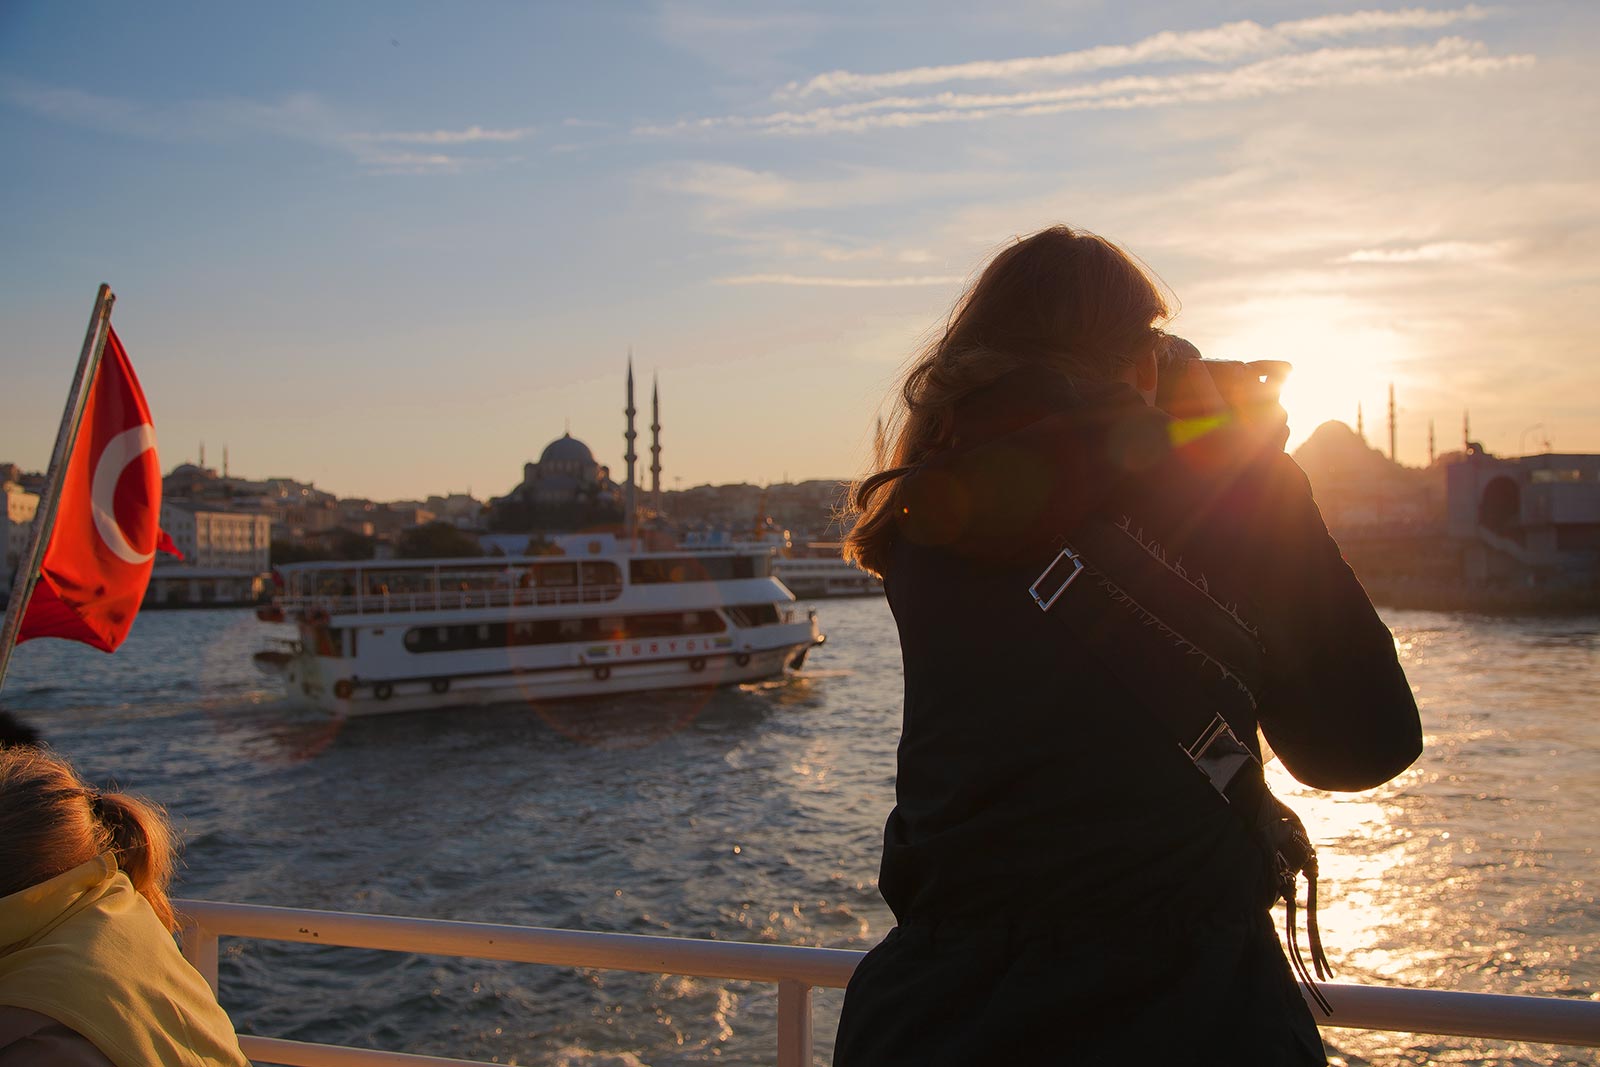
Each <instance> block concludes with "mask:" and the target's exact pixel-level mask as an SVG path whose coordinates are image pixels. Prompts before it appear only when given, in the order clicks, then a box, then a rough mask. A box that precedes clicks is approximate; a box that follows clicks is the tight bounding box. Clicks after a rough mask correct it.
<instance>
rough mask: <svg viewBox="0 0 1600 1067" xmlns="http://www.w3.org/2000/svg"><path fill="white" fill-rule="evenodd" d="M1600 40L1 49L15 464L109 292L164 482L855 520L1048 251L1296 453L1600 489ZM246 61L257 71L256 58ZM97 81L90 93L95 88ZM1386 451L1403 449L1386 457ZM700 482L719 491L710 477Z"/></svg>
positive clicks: (139, 23) (566, 16)
mask: <svg viewBox="0 0 1600 1067" xmlns="http://www.w3.org/2000/svg"><path fill="white" fill-rule="evenodd" d="M1597 29H1600V12H1596V11H1595V10H1594V9H1592V7H1591V6H1588V5H1583V4H1579V3H1555V2H1550V3H1532V4H1526V5H1518V6H1516V7H1515V8H1490V7H1485V6H1480V5H1473V4H1441V5H1433V6H1428V7H1410V6H1399V5H1392V4H1378V3H1365V4H1352V3H1319V4H1310V3H1305V4H1302V3H1296V4H1290V5H1283V4H1273V5H1267V4H1240V3H1225V4H1210V5H1204V6H1195V5H1178V4H1166V5H1162V4H1153V5H1140V6H1139V7H1138V8H1137V9H1134V10H1124V9H1122V8H1118V7H1113V6H1111V5H1108V4H1101V3H1089V2H1081V3H1075V2H1065V3H1058V4H1043V3H1016V4H1011V5H1003V6H1001V7H998V8H994V9H985V10H983V11H978V10H968V9H966V8H962V7H957V6H954V5H951V6H948V7H936V8H933V9H929V8H927V7H926V6H924V5H917V6H913V5H889V6H884V7H878V8H874V9H871V10H868V11H857V10H855V9H854V8H852V7H849V6H846V5H842V4H841V5H818V6H810V7H807V8H806V9H804V10H785V11H782V12H778V11H771V12H750V11H748V10H746V9H745V8H744V7H742V6H739V5H735V4H732V3H725V4H719V3H696V4H688V3H662V4H631V5H626V6H620V7H608V8H604V9H595V8H574V9H563V8H532V9H524V8H521V7H518V6H514V5H497V4H483V5H476V6H474V7H473V8H471V9H468V11H467V12H466V13H464V12H463V10H462V9H456V8H447V7H441V6H430V5H392V6H387V7H384V8H382V9H357V8H349V9H343V8H338V9H331V10H321V9H317V8H313V7H304V8H294V7H291V8H286V9H283V10H273V11H265V10H245V9H230V10H222V9H213V8H210V7H207V6H204V5H198V6H187V5H177V6H167V7H163V8H161V9H160V10H158V11H155V12H137V13H135V12H130V11H127V10H125V9H123V8H120V7H118V6H116V5H109V4H94V3H89V4H85V5H75V6H72V7H70V8H62V7H60V6H58V5H45V4H16V5H8V6H7V8H6V9H5V10H4V11H3V12H0V71H3V72H4V73H0V135H3V136H4V137H5V139H6V143H7V144H9V145H12V146H15V149H16V151H15V153H14V157H13V158H12V159H11V160H10V161H9V164H8V165H7V166H6V167H4V168H0V190H3V192H4V194H5V198H6V201H7V202H8V203H10V204H13V205H19V206H21V207H22V208H23V210H14V211H13V212H10V213H8V214H7V216H6V218H5V220H4V222H3V223H0V226H3V230H0V233H3V234H4V237H5V243H6V245H7V248H8V251H9V253H10V254H9V255H7V256H6V257H5V258H4V261H3V263H0V321H4V322H5V323H6V324H7V329H6V330H5V331H4V336H3V337H0V373H3V374H4V380H5V381H6V383H7V387H6V389H5V396H6V399H7V408H8V410H7V411H6V414H5V418H4V420H3V422H0V455H3V456H4V457H5V458H7V459H10V460H12V461H15V462H17V463H19V464H21V465H22V466H23V467H25V468H28V469H42V468H43V467H44V465H45V464H46V462H47V460H48V456H49V450H50V447H51V444H52V443H53V440H54V436H55V426H56V422H57V421H58V420H59V417H60V416H59V411H60V405H61V403H62V402H63V401H64V399H65V393H66V389H67V385H68V383H69V381H70V379H71V373H72V362H73V360H74V359H75V357H76V355H77V349H78V346H79V343H80V341H81V338H82V331H83V326H84V322H85V321H86V319H87V316H88V310H89V306H90V303H91V301H92V297H93V292H94V287H95V285H96V284H98V283H99V282H100V281H106V282H109V283H110V284H111V285H112V287H113V289H115V290H116V291H117V293H118V295H119V302H118V306H117V310H116V313H115V316H114V318H115V321H116V323H117V328H118V333H119V335H121V336H122V338H123V340H124V341H125V343H126V344H127V346H128V349H129V353H130V356H131V358H132V360H133V362H134V365H135V367H136V368H137V369H138V371H139V374H140V376H141V379H142V381H143V383H144V386H145V390H146V393H147V395H148V397H149V400H150V404H151V408H152V412H153V414H154V417H155V421H156V428H157V432H158V435H159V438H160V442H161V455H162V467H163V469H168V470H170V469H171V468H172V467H173V466H175V465H176V464H178V463H180V462H182V461H184V460H186V459H188V460H194V459H197V458H198V456H197V455H195V454H194V451H193V450H194V449H195V445H196V444H197V443H198V442H199V441H201V440H205V441H207V442H208V444H209V446H210V447H211V448H214V449H216V450H217V451H216V452H215V453H214V454H213V456H212V458H213V461H214V459H215V456H216V455H220V451H221V448H222V447H223V445H224V443H226V444H227V446H228V447H229V449H230V452H231V458H232V465H233V467H234V468H235V469H236V470H241V469H242V470H248V471H250V472H252V475H253V476H255V477H264V476H266V473H265V472H268V471H271V472H275V473H287V474H289V475H290V476H293V477H296V478H300V479H303V480H306V481H313V482H315V483H316V484H317V485H318V486H319V487H323V488H326V489H328V490H329V491H331V492H335V493H337V494H338V495H340V496H351V497H366V498H370V499H380V500H381V499H403V498H407V497H411V496H414V495H415V494H417V493H419V492H424V493H446V492H450V491H465V490H467V489H468V488H469V487H470V489H471V491H472V492H473V493H474V494H475V495H477V496H479V497H480V498H487V497H490V496H496V495H500V494H503V493H505V492H506V491H507V490H508V489H510V488H511V487H512V486H513V485H515V484H516V483H517V480H518V472H519V470H520V468H521V465H522V463H523V462H525V461H527V460H532V459H536V458H537V457H538V455H539V452H540V450H542V448H543V447H544V445H545V444H546V443H548V442H549V441H551V440H553V439H554V438H556V437H559V436H560V434H561V432H562V431H563V429H564V428H566V429H570V431H571V433H572V434H573V436H574V437H577V438H579V439H581V440H583V441H584V442H585V443H586V444H588V445H589V446H590V448H592V449H593V450H594V452H595V455H596V458H597V459H598V460H599V461H600V462H601V463H604V464H606V465H608V466H610V467H611V468H612V469H613V471H614V472H617V473H618V474H619V475H620V473H621V471H622V470H623V467H624V464H623V463H622V461H621V457H622V453H623V450H624V441H623V415H622V407H623V399H622V395H623V388H622V381H623V374H624V370H625V364H626V360H627V356H628V351H629V349H630V348H631V350H632V352H633V356H634V366H635V370H636V373H637V374H638V375H639V378H640V380H641V381H642V380H643V379H644V378H646V377H650V376H652V375H657V376H658V377H659V381H660V388H661V413H662V417H661V423H662V426H663V430H662V453H661V463H662V467H663V485H664V487H677V486H678V485H680V484H681V485H685V486H687V485H697V484H729V483H736V482H749V483H752V484H761V483H763V482H778V481H780V480H785V481H805V480H809V479H815V478H849V477H852V476H855V475H857V474H859V473H860V472H861V471H862V469H863V468H864V465H865V463H866V461H867V456H868V451H869V448H870V444H871V441H872V428H873V424H874V421H875V419H876V417H877V416H878V415H879V414H882V413H886V412H887V411H888V398H889V394H890V392H891V390H892V389H893V388H894V386H895V384H896V379H897V376H898V374H899V372H900V371H901V369H902V368H903V367H904V365H905V362H906V360H907V359H908V358H909V357H910V356H911V354H912V353H913V352H914V351H915V349H916V347H917V346H918V344H919V343H921V342H923V341H925V340H926V339H927V337H928V336H929V335H930V332H931V331H933V330H935V329H936V328H937V326H938V325H939V324H940V323H941V322H942V320H943V317H944V315H945V314H946V313H947V312H948V310H949V308H950V306H951V304H952V303H953V302H954V300H955V299H956V298H957V297H958V296H959V294H960V292H961V290H962V288H963V287H964V285H965V284H966V283H967V282H968V281H969V280H970V278H971V277H972V276H973V275H974V273H975V272H976V271H977V270H978V269H979V268H980V267H981V266H982V264H983V262H984V261H985V260H986V259H987V258H988V256H989V255H991V254H992V253H993V251H994V250H995V249H997V248H999V247H1002V246H1003V245H1004V243H1005V242H1006V241H1007V240H1008V239H1010V238H1011V237H1012V236H1014V235H1018V234H1023V233H1027V232H1031V231H1032V230H1035V229H1038V228H1040V227H1042V226H1045V225H1049V224H1051V223H1055V222H1066V223H1068V224H1070V225H1074V226H1079V227H1083V228H1087V229H1091V230H1094V231H1096V232H1099V233H1102V234H1104V235H1105V236H1107V237H1109V238H1111V239H1112V240H1115V241H1117V242H1118V243H1120V244H1122V245H1123V246H1125V247H1127V248H1128V249H1129V250H1130V251H1132V252H1133V253H1134V254H1135V255H1138V256H1139V257H1141V258H1142V259H1143V260H1144V261H1145V262H1146V263H1147V264H1149V265H1150V267H1151V269H1152V270H1154V271H1155V272H1156V273H1157V274H1158V275H1159V276H1160V278H1161V279H1162V281H1163V282H1164V283H1165V284H1166V285H1167V286H1168V287H1169V288H1170V289H1171V291H1172V292H1173V293H1174V294H1175V296H1176V298H1177V302H1178V303H1179V304H1180V305H1181V311H1180V313H1179V314H1178V316H1177V318H1176V319H1175V320H1174V321H1173V322H1172V323H1171V325H1170V329H1172V330H1173V332H1176V333H1180V334H1183V335H1185V336H1188V337H1190V338H1191V339H1192V340H1194V341H1195V342H1196V343H1197V344H1199V346H1200V347H1201V349H1202V350H1203V351H1204V352H1206V354H1207V355H1210V356H1218V357H1236V358H1269V357H1271V358H1285V359H1289V360H1290V361H1291V362H1294V363H1295V365H1296V370H1295V372H1294V375H1293V376H1292V377H1291V379H1290V383H1289V386H1288V388H1287V389H1286V391H1285V404H1286V406H1287V407H1288V409H1289V412H1290V416H1291V426H1292V429H1293V433H1294V436H1293V437H1292V438H1291V441H1290V447H1291V448H1293V447H1295V446H1296V445H1298V444H1299V443H1300V442H1301V441H1303V440H1304V439H1305V437H1306V436H1307V435H1309V434H1310V432H1311V431H1312V430H1314V429H1315V428H1316V427H1317V426H1318V425H1320V424H1321V423H1322V422H1324V421H1326V420H1328V419H1333V418H1337V419H1340V420H1341V421H1345V422H1346V423H1349V424H1353V423H1354V420H1355V413H1356V410H1357V407H1358V405H1359V406H1360V407H1361V408H1362V409H1363V410H1364V412H1365V414H1366V420H1367V423H1368V427H1367V429H1368V432H1369V441H1371V442H1372V443H1374V444H1376V445H1379V446H1380V447H1381V448H1382V450H1383V451H1385V452H1387V448H1386V447H1383V446H1385V445H1386V444H1387V438H1386V431H1384V430H1380V429H1377V427H1380V426H1381V425H1382V420H1383V412H1384V411H1385V410H1386V403H1387V398H1386V391H1387V388H1388V386H1389V383H1391V382H1393V383H1395V386H1396V391H1397V395H1398V403H1399V405H1400V411H1399V414H1398V421H1399V438H1398V443H1397V448H1398V454H1399V455H1398V458H1399V460H1400V462H1402V463H1405V464H1408V465H1413V466H1415V465H1420V464H1422V463H1425V462H1426V457H1427V450H1428V449H1427V439H1428V435H1429V432H1430V429H1429V424H1430V423H1432V424H1434V425H1435V426H1436V427H1437V429H1438V439H1439V448H1438V451H1440V452H1445V451H1449V450H1451V449H1453V448H1455V447H1457V443H1456V430H1455V428H1456V427H1459V425H1460V420H1461V418H1462V415H1463V412H1466V411H1470V412H1471V419H1472V429H1473V434H1472V435H1473V437H1474V439H1476V440H1481V441H1482V442H1483V443H1484V444H1485V445H1486V446H1487V447H1488V448H1489V449H1490V450H1491V451H1494V452H1497V453H1512V454H1514V453H1516V452H1518V451H1521V450H1522V449H1523V448H1524V447H1525V445H1526V443H1527V442H1528V441H1529V440H1532V441H1534V442H1536V443H1540V442H1542V441H1543V440H1544V439H1549V440H1550V442H1551V443H1552V445H1553V447H1554V448H1555V449H1556V450H1557V451H1565V452H1600V419H1597V418H1596V417H1595V414H1594V412H1593V403H1592V398H1593V397H1594V396H1596V395H1600V366H1597V362H1600V361H1596V360H1594V359H1593V358H1592V355H1591V353H1590V351H1589V349H1590V347H1591V342H1590V340H1589V338H1588V336H1587V335H1586V333H1585V332H1584V331H1583V329H1582V328H1581V325H1580V324H1579V321H1578V320H1579V316H1578V315H1576V314H1574V310H1575V309H1576V308H1579V307H1582V306H1587V305H1589V304H1593V303H1595V302H1596V297H1597V294H1596V289H1597V288H1600V281H1597V278H1600V271H1597V270H1596V266H1597V253H1596V248H1597V244H1596V242H1595V241H1594V240H1593V237H1594V235H1595V230H1596V223H1597V221H1600V188H1597V185H1596V183H1595V181H1594V180H1593V178H1592V177H1591V175H1592V174H1593V173H1594V171H1595V164H1596V163H1597V162H1600V151H1597V148H1600V133H1597V131H1600V121H1597V119H1600V107H1597V106H1596V105H1597V93H1596V90H1595V88H1594V87H1593V85H1592V78H1590V77H1589V74H1588V66H1589V64H1590V61H1592V60H1593V59H1595V58H1596V51H1597V49H1596V43H1597V41H1600V35H1597V34H1596V32H1595V31H1596V30H1597ZM240 42H248V44H249V47H248V48H242V47H240V46H239V45H240ZM85 57H93V59H94V61H93V62H84V59H85ZM1380 436H1381V437H1383V438H1384V440H1383V441H1382V442H1379V441H1378V440H1377V438H1378V437H1380ZM679 479H681V482H680V481H679Z"/></svg>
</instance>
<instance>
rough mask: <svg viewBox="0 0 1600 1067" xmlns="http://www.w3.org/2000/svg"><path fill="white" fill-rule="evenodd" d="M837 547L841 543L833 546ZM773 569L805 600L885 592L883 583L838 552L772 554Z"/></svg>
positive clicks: (779, 577)
mask: <svg viewBox="0 0 1600 1067" xmlns="http://www.w3.org/2000/svg"><path fill="white" fill-rule="evenodd" d="M832 547H834V548H837V547H838V546H832ZM772 572H773V574H775V575H777V577H778V580H779V581H780V582H782V583H783V584H784V585H786V586H788V587H789V590H790V592H792V593H794V595H795V596H797V597H800V598H802V599H806V600H810V599H813V598H816V597H830V596H868V595H871V594H873V593H882V592H883V583H882V582H881V581H879V580H878V579H877V578H875V577H873V576H872V575H870V574H868V573H867V572H866V571H864V570H862V569H861V568H860V567H857V566H856V565H855V564H854V563H851V562H850V561H849V560H847V559H844V558H843V557H841V556H840V555H839V554H838V553H837V552H833V553H831V554H826V553H822V552H818V553H817V554H815V555H799V554H793V555H782V554H778V555H775V556H774V557H773V561H772Z"/></svg>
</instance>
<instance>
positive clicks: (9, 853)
mask: <svg viewBox="0 0 1600 1067" xmlns="http://www.w3.org/2000/svg"><path fill="white" fill-rule="evenodd" d="M172 867H173V844H172V832H171V829H170V828H169V826H168V825H167V821H166V818H165V816H164V815H163V813H162V812H161V810H160V809H159V808H157V807H155V806H154V805H152V804H150V803H148V802H146V801H143V800H140V799H138V798H136V797H131V796H128V795H126V794H122V793H101V792H99V791H98V790H95V789H93V788H91V787H89V786H87V785H85V784H84V782H83V781H82V780H81V779H80V778H79V777H78V775H77V773H76V772H75V771H74V770H73V769H72V767H71V766H70V765H69V764H67V763H66V761H64V760H62V759H61V758H59V757H57V756H55V755H52V754H50V753H49V752H47V751H45V750H42V749H37V748H32V747H10V748H0V1067H34V1065H44V1064H49V1065H51V1067H89V1065H94V1067H104V1065H106V1064H115V1065H116V1067H213V1065H226V1067H248V1065H249V1060H247V1059H245V1057H244V1054H243V1053H242V1052H240V1051H239V1039H238V1037H237V1036H235V1034H234V1030H233V1024H232V1023H231V1022H230V1021H229V1020H228V1016H227V1013H226V1012H224V1011H223V1010H222V1008H221V1006H219V1005H218V1004H217V1001H216V997H215V996H214V995H213V994H212V992H211V988H210V986H208V985H207V984H206V981H205V979H204V978H202V977H201V976H200V974H199V972H197V971H196V970H195V969H194V968H193V967H191V966H190V965H189V963H188V961H187V960H185V959H184V958H183V955H182V953H180V952H179V951H178V946H177V944H176V943H175V942H174V941H173V938H172V933H173V931H174V930H176V929H177V926H178V923H177V919H176V917H175V916H174V914H173V911H172V904H171V902H170V901H169V900H168V899H167V884H168V882H169V881H170V880H171V877H172Z"/></svg>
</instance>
